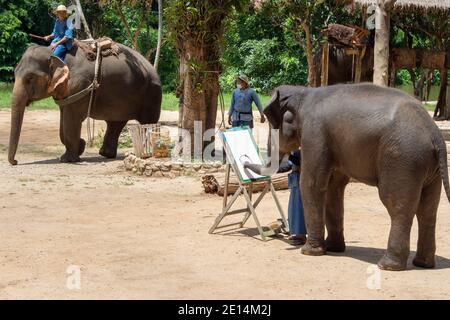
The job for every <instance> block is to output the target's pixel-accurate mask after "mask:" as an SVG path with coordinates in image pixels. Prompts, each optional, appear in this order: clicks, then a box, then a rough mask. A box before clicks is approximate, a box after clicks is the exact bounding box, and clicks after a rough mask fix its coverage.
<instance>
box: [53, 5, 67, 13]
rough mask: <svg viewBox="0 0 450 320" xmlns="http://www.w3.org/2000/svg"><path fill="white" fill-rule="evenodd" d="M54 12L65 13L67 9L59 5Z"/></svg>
mask: <svg viewBox="0 0 450 320" xmlns="http://www.w3.org/2000/svg"><path fill="white" fill-rule="evenodd" d="M55 12H67V7H66V6H65V5H62V4H61V5H59V6H58V7H57V8H56V9H55Z"/></svg>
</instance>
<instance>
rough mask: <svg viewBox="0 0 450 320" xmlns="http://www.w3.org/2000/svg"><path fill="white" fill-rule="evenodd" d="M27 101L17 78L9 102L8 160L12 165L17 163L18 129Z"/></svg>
mask: <svg viewBox="0 0 450 320" xmlns="http://www.w3.org/2000/svg"><path fill="white" fill-rule="evenodd" d="M27 102H28V95H27V92H26V90H25V88H24V87H23V84H22V80H20V79H17V80H16V82H15V84H14V90H13V95H12V102H11V132H10V136H9V150H8V161H9V163H10V164H12V165H17V161H16V160H15V156H16V152H17V146H18V144H19V138H20V131H21V129H22V122H23V115H24V113H25V107H26V105H27Z"/></svg>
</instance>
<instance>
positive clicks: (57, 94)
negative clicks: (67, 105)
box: [48, 56, 70, 99]
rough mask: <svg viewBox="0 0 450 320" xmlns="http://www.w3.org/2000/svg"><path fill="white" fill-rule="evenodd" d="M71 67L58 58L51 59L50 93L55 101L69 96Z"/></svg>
mask: <svg viewBox="0 0 450 320" xmlns="http://www.w3.org/2000/svg"><path fill="white" fill-rule="evenodd" d="M69 79H70V73H69V67H68V66H67V65H66V64H64V62H62V61H61V60H60V59H59V58H57V57H54V56H52V57H50V82H49V86H48V93H49V94H50V95H51V96H52V97H53V98H55V99H63V98H66V97H67V96H68V95H69Z"/></svg>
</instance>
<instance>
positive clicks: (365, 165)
mask: <svg viewBox="0 0 450 320" xmlns="http://www.w3.org/2000/svg"><path fill="white" fill-rule="evenodd" d="M264 113H265V115H266V116H267V118H268V119H269V121H270V123H271V125H272V127H273V128H274V129H279V135H280V141H279V148H280V154H286V153H288V152H289V151H291V150H295V149H297V148H299V147H300V146H301V150H302V164H301V165H302V176H301V182H300V183H301V191H302V196H303V204H304V208H305V218H306V224H307V228H308V234H309V237H308V241H307V243H306V245H305V246H304V247H303V248H302V253H303V254H306V255H314V256H318V255H323V254H325V253H326V252H327V251H330V252H342V251H344V250H345V242H344V201H343V200H344V189H345V186H346V185H347V184H348V182H349V179H350V178H354V179H356V180H358V181H360V182H363V183H366V184H368V185H371V186H376V187H377V188H378V192H379V196H380V199H381V201H382V202H383V204H384V205H385V207H386V208H387V210H388V212H389V216H390V217H391V230H390V234H389V242H388V248H387V251H386V253H385V255H384V256H383V257H382V258H381V260H380V261H379V262H378V266H379V267H380V268H381V269H385V270H405V269H406V265H407V259H408V255H409V251H410V249H409V243H410V232H411V226H412V223H413V219H414V216H417V220H418V225H419V240H418V243H417V254H416V256H415V258H414V262H413V263H414V265H415V266H418V267H423V268H432V267H434V266H435V251H436V242H435V228H436V212H437V209H438V205H439V200H440V195H441V187H442V181H443V182H444V187H445V191H446V193H447V197H448V198H449V201H450V187H449V180H448V172H447V149H446V145H445V141H444V139H443V137H442V135H441V133H440V131H439V129H438V127H437V126H436V124H435V123H434V122H433V120H432V119H431V117H430V116H429V115H428V113H427V111H425V110H424V108H423V107H422V106H421V104H420V102H418V101H417V100H415V99H414V98H413V97H411V96H409V95H407V94H405V93H403V92H401V91H399V90H395V89H389V88H383V87H378V86H375V85H372V84H357V85H336V86H330V87H322V88H304V87H294V86H281V87H279V88H277V89H276V90H275V92H274V94H273V96H272V99H271V100H270V102H269V103H268V105H267V107H266V108H265V110H264ZM324 226H326V229H327V238H326V240H325V237H324V236H325V235H324V233H325V230H324V229H325V228H324Z"/></svg>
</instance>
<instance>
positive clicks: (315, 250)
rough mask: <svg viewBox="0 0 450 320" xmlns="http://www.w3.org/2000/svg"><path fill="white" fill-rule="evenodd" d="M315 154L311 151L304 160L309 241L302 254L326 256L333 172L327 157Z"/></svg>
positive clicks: (303, 169) (304, 189) (302, 183)
mask: <svg viewBox="0 0 450 320" xmlns="http://www.w3.org/2000/svg"><path fill="white" fill-rule="evenodd" d="M319 149H320V148H318V150H319ZM322 150H323V149H322ZM314 153H316V152H314V151H313V150H311V151H310V152H309V153H308V155H307V156H304V157H303V158H302V175H301V178H300V185H301V192H302V199H303V207H304V210H305V218H306V228H307V231H308V240H307V241H306V244H305V245H304V246H303V247H302V249H301V253H302V254H305V255H312V256H319V255H324V254H326V247H325V241H324V235H325V225H324V216H325V201H326V193H327V187H328V181H329V179H330V174H331V170H330V167H329V164H328V161H327V160H326V159H327V155H325V154H322V153H321V152H317V154H316V155H314Z"/></svg>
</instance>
